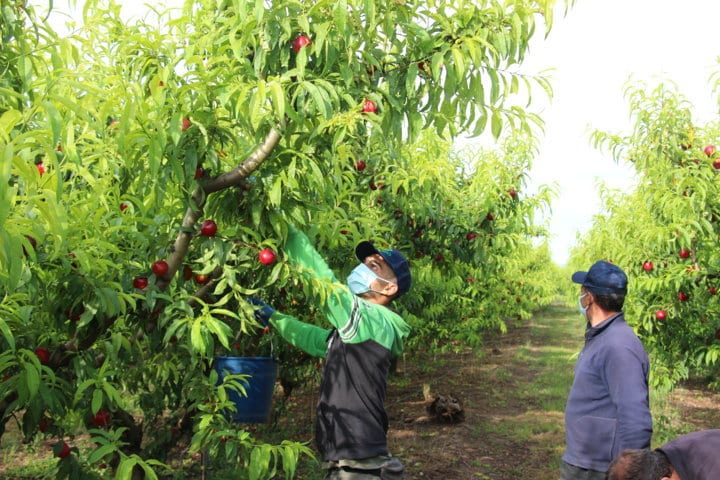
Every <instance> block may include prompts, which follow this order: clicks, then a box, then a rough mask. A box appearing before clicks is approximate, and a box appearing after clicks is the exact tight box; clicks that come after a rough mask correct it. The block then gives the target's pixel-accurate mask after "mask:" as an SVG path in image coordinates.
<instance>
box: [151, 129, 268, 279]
mask: <svg viewBox="0 0 720 480" xmlns="http://www.w3.org/2000/svg"><path fill="white" fill-rule="evenodd" d="M280 138H281V135H280V130H279V129H278V128H272V129H271V130H270V132H268V134H267V135H266V136H265V140H264V141H263V142H262V143H261V144H260V146H258V148H257V149H255V151H254V152H253V153H252V154H251V155H250V156H249V157H248V158H247V160H245V161H244V162H242V163H241V164H240V165H238V166H237V167H235V168H234V169H232V170H230V171H229V172H225V173H223V174H221V175H218V176H217V177H215V178H212V179H209V180H207V181H204V182H202V183H201V184H200V185H199V186H198V187H197V188H196V189H195V191H194V192H193V194H192V199H191V202H192V204H191V205H190V206H189V207H188V208H187V210H186V212H185V217H184V218H183V222H182V227H181V228H180V232H179V233H178V236H177V238H176V239H175V243H174V244H173V248H172V250H171V253H170V256H169V257H168V258H167V263H168V267H169V268H168V273H167V275H165V276H164V277H163V278H160V279H158V282H157V286H158V288H159V289H160V290H161V291H162V290H165V289H166V288H167V287H168V285H169V284H170V280H171V279H172V278H173V276H174V275H175V273H177V271H178V270H179V269H180V265H181V264H182V262H183V259H184V258H185V255H186V254H187V252H188V249H189V248H190V241H191V240H192V238H193V235H194V226H195V224H196V223H197V221H198V220H199V219H200V216H201V215H202V212H203V207H204V206H205V201H206V199H207V197H208V195H210V194H211V193H215V192H218V191H220V190H223V189H225V188H229V187H233V186H236V185H241V184H242V183H243V181H244V180H245V178H247V177H248V176H249V175H250V174H251V173H252V172H254V171H255V170H257V168H258V167H259V166H260V165H261V164H262V163H263V162H264V161H265V160H266V159H267V158H268V156H270V153H271V152H272V151H273V149H274V148H275V147H276V146H277V144H278V142H279V141H280Z"/></svg>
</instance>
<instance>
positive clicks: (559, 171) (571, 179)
mask: <svg viewBox="0 0 720 480" xmlns="http://www.w3.org/2000/svg"><path fill="white" fill-rule="evenodd" d="M68 1H72V0H66V1H64V2H63V1H56V2H55V5H56V8H59V9H60V10H62V11H66V12H67V11H69V8H68V7H67V2H68ZM557 2H558V3H560V4H561V3H563V0H557ZM32 3H35V4H40V3H44V2H39V1H35V2H32ZM76 3H80V4H82V3H83V2H82V0H77V2H76ZM117 3H119V4H124V5H127V6H126V7H124V9H123V11H124V12H125V13H130V11H131V8H130V6H131V7H132V9H137V6H138V5H140V4H144V3H145V2H144V1H143V0H117ZM182 3H183V1H182V0H157V1H156V2H155V4H165V5H182ZM133 13H134V12H133ZM717 19H720V1H717V0H682V1H679V0H576V2H575V5H574V6H573V7H572V8H570V10H569V12H568V14H567V15H566V16H563V14H562V6H560V8H559V9H558V13H557V14H556V17H555V21H554V25H553V29H552V31H551V32H550V35H549V37H548V38H547V40H544V39H543V38H542V33H543V32H542V31H539V32H538V36H537V38H536V39H535V41H534V42H533V44H532V48H531V50H530V52H529V54H528V55H526V59H525V63H524V64H523V68H522V70H523V71H526V72H538V71H541V70H545V69H548V68H553V69H555V70H554V72H553V73H552V84H553V89H554V92H555V93H554V99H553V101H552V102H551V103H550V104H548V102H545V101H541V100H542V99H543V94H542V93H541V92H540V91H539V90H538V91H536V92H535V94H534V95H533V99H534V101H535V102H536V103H534V104H533V105H532V106H531V108H532V109H533V110H534V111H537V112H538V113H540V114H541V116H542V117H543V118H544V120H545V124H546V126H545V136H544V138H543V141H542V143H541V147H540V155H539V157H538V158H537V159H536V160H535V162H534V165H533V169H532V171H531V172H530V179H531V180H530V183H531V185H530V190H531V191H532V190H533V189H534V188H535V185H541V184H557V185H558V187H559V198H557V199H556V200H555V201H554V202H553V208H552V215H551V217H550V222H549V225H550V232H551V235H552V237H551V250H552V256H553V260H555V261H556V262H557V263H558V264H564V263H565V262H566V261H567V258H568V254H569V251H570V249H571V247H572V246H573V245H574V244H575V241H576V237H577V235H578V233H582V232H585V231H587V230H588V228H589V227H590V225H591V220H592V217H593V215H595V214H596V213H598V212H599V211H600V210H601V205H600V203H599V199H598V194H597V192H598V188H597V186H598V184H599V182H604V183H605V184H606V185H608V186H610V187H612V188H627V187H629V186H630V185H632V180H633V178H632V176H633V173H632V170H631V168H630V167H629V166H627V165H617V164H615V163H614V161H613V160H612V157H611V156H610V155H609V154H608V153H604V152H600V151H597V150H594V149H593V148H592V147H591V146H590V142H589V133H590V131H592V130H594V129H600V130H605V131H610V132H612V133H622V134H626V133H628V132H629V128H630V118H629V110H628V106H627V103H626V102H625V99H624V98H623V91H624V89H625V87H626V86H627V82H628V80H629V79H631V78H632V79H635V80H644V81H646V82H647V83H648V84H649V86H650V88H654V86H655V85H656V83H657V81H658V80H659V79H666V80H672V81H673V82H675V83H677V84H678V86H679V90H680V92H681V93H682V94H683V95H684V96H685V97H686V98H687V99H688V100H689V101H690V102H691V103H692V104H693V105H694V106H695V108H696V115H697V117H696V121H698V122H699V123H703V122H705V121H707V120H710V119H714V118H717V112H718V107H717V101H716V99H714V98H712V96H711V86H710V84H709V80H708V79H709V76H710V73H711V72H712V71H714V69H716V67H715V66H716V65H717V61H716V59H717V58H718V56H720V30H718V29H717V28H716V25H717ZM717 69H720V68H717ZM483 143H484V142H483Z"/></svg>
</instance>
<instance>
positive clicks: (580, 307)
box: [578, 292, 589, 318]
mask: <svg viewBox="0 0 720 480" xmlns="http://www.w3.org/2000/svg"><path fill="white" fill-rule="evenodd" d="M586 295H587V292H586V293H583V294H582V295H580V298H578V308H579V310H580V313H582V314H583V315H585V318H587V309H588V307H589V305H588V307H583V304H582V299H583V297H585V296H586Z"/></svg>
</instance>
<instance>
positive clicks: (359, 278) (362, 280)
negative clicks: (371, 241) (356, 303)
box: [347, 263, 392, 295]
mask: <svg viewBox="0 0 720 480" xmlns="http://www.w3.org/2000/svg"><path fill="white" fill-rule="evenodd" d="M378 278H379V279H380V280H382V281H384V282H387V283H392V282H391V281H390V280H386V279H384V278H382V277H379V276H378V275H377V274H376V273H375V272H373V271H372V270H371V269H370V267H368V266H367V265H365V264H364V263H361V264H359V265H358V266H357V267H355V268H354V269H353V271H352V272H350V275H348V277H347V284H348V287H350V291H351V292H352V293H354V294H355V295H360V294H363V293H367V292H371V291H372V292H375V293H381V292H376V291H375V290H373V289H372V288H370V285H371V284H372V282H374V281H375V280H377V279H378Z"/></svg>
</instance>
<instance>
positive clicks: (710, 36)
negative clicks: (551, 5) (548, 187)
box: [523, 0, 720, 264]
mask: <svg viewBox="0 0 720 480" xmlns="http://www.w3.org/2000/svg"><path fill="white" fill-rule="evenodd" d="M718 18H720V2H718V1H716V0H683V1H676V0H577V1H576V4H575V6H574V7H572V8H571V9H570V11H569V13H568V15H567V16H562V15H561V14H559V15H556V18H555V21H554V25H553V29H552V31H551V32H550V35H549V37H548V38H547V40H543V41H537V42H535V44H534V45H533V47H532V49H531V51H530V52H529V54H528V55H527V57H526V62H525V64H524V65H523V70H526V71H539V70H542V69H545V68H551V67H552V68H555V71H554V72H553V73H552V78H553V81H552V84H553V89H554V99H553V101H552V104H551V105H550V106H546V107H545V108H544V109H542V110H541V111H540V113H541V116H542V117H543V118H544V120H545V124H546V125H545V136H544V140H543V142H542V144H541V147H540V156H539V158H537V159H536V160H535V163H534V165H533V169H532V171H531V172H530V178H531V182H532V184H538V185H540V184H552V183H557V184H558V185H559V189H560V196H559V198H558V199H557V200H555V202H554V203H553V209H552V216H551V219H550V230H551V235H552V239H551V249H552V255H553V260H555V261H556V262H557V263H559V264H564V263H565V262H566V261H567V258H568V254H569V250H570V248H571V247H572V246H573V245H574V244H575V241H576V236H577V233H578V232H585V231H587V230H588V229H589V227H590V226H591V220H592V216H593V215H594V214H596V213H598V212H599V211H600V210H601V205H600V203H599V198H598V188H597V186H598V182H600V181H602V182H604V183H605V184H606V185H608V186H610V187H613V188H627V187H628V186H631V185H632V181H633V170H632V168H631V167H630V166H629V165H617V164H616V163H615V162H614V161H613V160H612V156H611V155H610V154H609V153H606V152H600V151H598V150H594V149H593V148H592V147H591V146H590V140H589V133H590V132H591V131H592V130H595V129H599V130H603V131H609V132H612V133H620V134H623V135H625V134H628V133H630V128H631V119H630V117H629V108H628V105H627V102H626V101H625V99H624V97H623V91H624V89H625V87H626V86H627V82H628V80H629V79H630V78H632V79H633V80H643V81H645V82H646V83H647V84H648V86H649V87H650V88H651V89H652V88H654V87H655V86H656V85H657V83H658V82H659V80H660V79H665V80H672V81H673V82H675V83H676V84H677V85H678V88H679V91H680V92H681V93H682V94H683V95H684V96H685V97H686V98H687V99H688V100H689V101H690V103H692V104H693V105H694V107H695V112H694V114H695V115H696V117H695V119H696V121H698V122H699V123H704V122H706V121H708V120H711V119H715V118H717V111H718V106H717V101H716V99H714V98H713V97H712V95H711V93H712V88H711V85H710V83H709V77H710V73H711V72H712V71H714V70H718V69H719V68H717V67H716V65H718V64H717V61H716V59H717V58H718V56H719V55H720V31H718V30H717V29H716V28H714V25H715V24H716V20H717V19H718ZM538 40H540V39H538ZM533 98H534V99H535V98H537V99H540V98H541V96H540V95H538V94H536V95H534V96H533Z"/></svg>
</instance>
